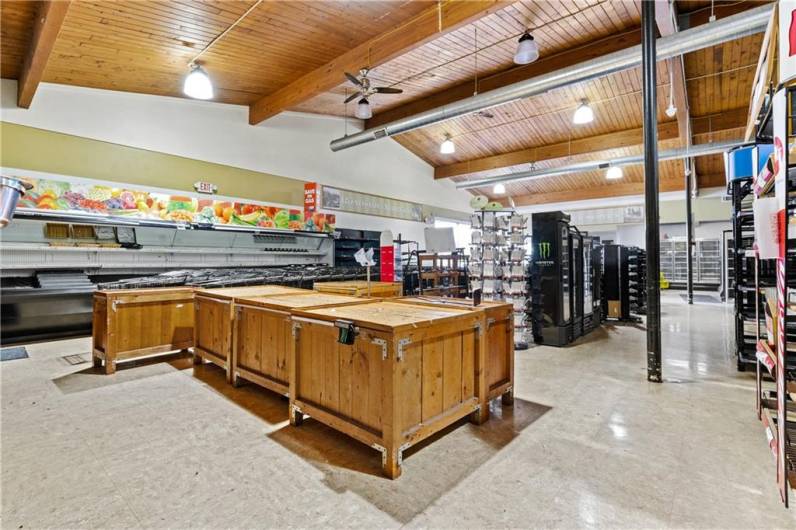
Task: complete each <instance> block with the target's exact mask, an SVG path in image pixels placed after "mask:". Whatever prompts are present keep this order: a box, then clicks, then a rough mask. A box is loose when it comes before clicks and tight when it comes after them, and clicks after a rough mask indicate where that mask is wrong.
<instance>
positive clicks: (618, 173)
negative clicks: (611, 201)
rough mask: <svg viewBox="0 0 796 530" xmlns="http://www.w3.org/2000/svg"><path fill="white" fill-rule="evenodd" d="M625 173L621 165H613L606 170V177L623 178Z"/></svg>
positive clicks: (609, 178)
mask: <svg viewBox="0 0 796 530" xmlns="http://www.w3.org/2000/svg"><path fill="white" fill-rule="evenodd" d="M624 175H625V173H624V172H623V171H622V168H621V167H619V166H611V167H609V168H608V171H606V172H605V178H607V179H608V180H616V179H621V178H622V177H623V176H624Z"/></svg>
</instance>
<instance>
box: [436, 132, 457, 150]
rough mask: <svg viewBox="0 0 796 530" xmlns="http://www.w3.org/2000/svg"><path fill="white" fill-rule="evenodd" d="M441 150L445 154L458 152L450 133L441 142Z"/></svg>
mask: <svg viewBox="0 0 796 530" xmlns="http://www.w3.org/2000/svg"><path fill="white" fill-rule="evenodd" d="M439 152H440V153H442V154H443V155H452V154H453V153H455V152H456V146H455V145H454V144H453V140H452V139H451V135H450V134H446V135H445V140H444V141H443V142H442V143H441V144H439Z"/></svg>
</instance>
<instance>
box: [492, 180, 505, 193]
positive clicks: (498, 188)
mask: <svg viewBox="0 0 796 530" xmlns="http://www.w3.org/2000/svg"><path fill="white" fill-rule="evenodd" d="M492 193H494V194H495V195H503V194H504V193H506V186H504V185H503V183H502V182H498V183H497V184H495V187H494V188H492Z"/></svg>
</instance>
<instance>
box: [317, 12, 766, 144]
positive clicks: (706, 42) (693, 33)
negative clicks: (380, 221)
mask: <svg viewBox="0 0 796 530" xmlns="http://www.w3.org/2000/svg"><path fill="white" fill-rule="evenodd" d="M772 9H773V5H771V4H768V5H765V6H761V7H756V8H754V9H750V10H749V11H745V12H743V13H739V14H737V15H733V16H730V17H727V18H724V19H721V20H719V21H716V22H710V23H708V24H703V25H701V26H696V27H694V28H691V29H687V30H685V31H680V32H678V33H675V34H673V35H670V36H668V37H663V38H660V39H658V41H657V54H656V59H657V60H658V61H661V60H664V59H668V58H670V57H675V56H677V55H683V54H685V53H689V52H692V51H696V50H701V49H702V48H707V47H710V46H715V45H717V44H721V43H724V42H727V41H731V40H734V39H738V38H741V37H745V36H748V35H753V34H755V33H760V32H763V31H765V29H766V25H767V24H768V20H769V18H771V10H772ZM640 64H641V46H640V45H638V46H632V47H630V48H627V49H625V50H621V51H618V52H614V53H610V54H608V55H604V56H602V57H598V58H596V59H592V60H590V61H585V62H583V63H579V64H576V65H573V66H570V67H567V68H562V69H560V70H556V71H554V72H549V73H547V74H542V75H539V76H536V77H532V78H530V79H526V80H524V81H519V82H517V83H513V84H511V85H507V86H504V87H501V88H497V89H495V90H490V91H489V92H484V93H482V94H478V95H476V96H472V97H469V98H465V99H462V100H459V101H456V102H454V103H451V104H449V105H444V106H442V107H439V108H436V109H432V110H428V111H425V112H421V113H419V114H415V115H413V116H408V117H406V118H401V119H399V120H395V121H391V122H389V123H386V124H384V125H380V126H378V127H374V128H371V129H366V130H364V131H361V132H358V133H356V134H352V135H349V136H343V137H342V138H337V139H335V140H332V142H331V143H330V144H329V146H330V147H331V149H332V151H340V150H343V149H348V148H349V147H354V146H357V145H360V144H364V143H368V142H372V141H374V140H378V139H380V138H384V137H387V136H395V135H396V134H401V133H405V132H409V131H413V130H415V129H422V128H423V127H428V126H429V125H433V124H435V123H441V122H444V121H447V120H451V119H453V118H458V117H459V116H464V115H466V114H471V113H473V112H478V111H481V110H484V109H488V108H491V107H496V106H498V105H505V104H506V103H511V102H512V101H517V100H519V99H524V98H528V97H531V96H536V95H538V94H543V93H545V92H547V91H549V90H553V89H556V88H561V87H563V86H568V85H573V84H575V83H582V82H584V81H589V80H591V79H595V78H598V77H603V76H606V75H609V74H613V73H615V72H619V71H622V70H627V69H628V68H633V67H636V66H639V65H640Z"/></svg>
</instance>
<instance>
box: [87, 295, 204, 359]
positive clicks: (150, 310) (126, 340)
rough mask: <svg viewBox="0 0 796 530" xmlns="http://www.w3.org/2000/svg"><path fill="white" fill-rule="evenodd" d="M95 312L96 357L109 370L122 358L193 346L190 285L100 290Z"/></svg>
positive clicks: (93, 352)
mask: <svg viewBox="0 0 796 530" xmlns="http://www.w3.org/2000/svg"><path fill="white" fill-rule="evenodd" d="M93 313H94V316H93V323H92V357H93V359H94V366H95V367H100V366H102V363H103V361H104V363H105V373H106V374H112V373H114V372H115V371H116V362H117V361H120V360H124V359H132V358H135V357H146V356H149V355H154V354H157V353H165V352H172V351H179V350H185V349H188V348H190V347H191V346H193V336H194V310H193V289H192V288H190V287H165V288H158V289H120V290H107V291H96V292H95V293H94V309H93Z"/></svg>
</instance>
